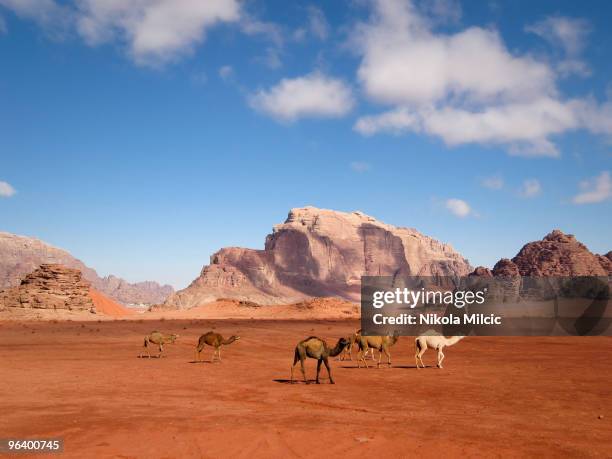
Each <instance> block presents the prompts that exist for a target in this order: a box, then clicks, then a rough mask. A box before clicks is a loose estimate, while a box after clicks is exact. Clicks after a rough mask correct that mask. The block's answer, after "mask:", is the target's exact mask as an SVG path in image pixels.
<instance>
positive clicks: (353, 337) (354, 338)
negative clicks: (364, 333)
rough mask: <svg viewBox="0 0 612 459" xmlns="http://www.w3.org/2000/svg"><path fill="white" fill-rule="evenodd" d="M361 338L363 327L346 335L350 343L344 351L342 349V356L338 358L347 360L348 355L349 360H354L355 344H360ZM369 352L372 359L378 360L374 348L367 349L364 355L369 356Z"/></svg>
mask: <svg viewBox="0 0 612 459" xmlns="http://www.w3.org/2000/svg"><path fill="white" fill-rule="evenodd" d="M360 338H361V328H360V329H359V330H355V331H354V332H353V333H351V334H350V335H348V336H346V337H345V339H346V340H347V341H348V342H349V345H348V346H346V347H345V348H344V351H342V353H341V354H340V357H339V358H338V359H336V360H341V361H342V360H347V359H346V357H347V356H348V360H351V361H352V360H353V345H354V344H355V343H357V344H359V339H360ZM368 354H369V355H370V358H371V359H372V360H376V358H375V356H374V348H369V349H367V350H366V353H365V355H364V357H366V358H367V357H368Z"/></svg>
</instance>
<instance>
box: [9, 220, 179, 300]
mask: <svg viewBox="0 0 612 459" xmlns="http://www.w3.org/2000/svg"><path fill="white" fill-rule="evenodd" d="M45 263H46V264H49V263H51V264H62V265H64V266H66V267H69V268H74V269H78V270H79V271H81V272H82V273H83V277H84V278H85V279H86V280H88V281H89V282H91V284H92V286H93V287H94V288H95V289H97V290H98V291H100V292H102V293H104V294H106V295H107V296H109V297H111V298H113V299H114V300H116V301H119V302H120V303H124V304H129V303H145V304H155V303H161V302H163V301H164V300H165V299H166V298H167V297H168V295H170V294H171V293H173V292H174V289H173V288H172V287H170V286H169V285H164V286H161V285H159V284H158V283H157V282H138V283H134V284H130V283H128V282H126V281H125V280H123V279H120V278H118V277H115V276H112V275H111V276H107V277H100V276H98V274H97V273H96V271H95V270H93V269H91V268H89V267H87V266H86V265H85V264H84V263H83V262H81V261H80V260H78V259H76V258H74V257H73V256H72V255H70V254H69V253H68V252H66V251H65V250H62V249H58V248H56V247H53V246H51V245H49V244H46V243H45V242H42V241H40V240H38V239H34V238H30V237H25V236H18V235H15V234H11V233H5V232H0V289H2V288H6V287H12V286H17V285H19V283H20V281H21V279H22V278H23V276H25V275H26V274H28V273H30V272H32V271H34V270H35V269H36V268H38V267H39V266H40V265H41V264H45Z"/></svg>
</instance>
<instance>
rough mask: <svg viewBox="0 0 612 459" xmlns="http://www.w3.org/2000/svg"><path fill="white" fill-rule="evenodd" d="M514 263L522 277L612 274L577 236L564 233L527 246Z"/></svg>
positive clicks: (554, 231)
mask: <svg viewBox="0 0 612 459" xmlns="http://www.w3.org/2000/svg"><path fill="white" fill-rule="evenodd" d="M512 262H513V263H514V264H515V265H516V266H517V268H518V271H519V273H520V275H521V276H607V275H608V274H609V272H610V271H609V270H608V269H607V268H606V267H604V266H602V263H601V260H600V257H599V256H597V255H595V254H593V253H591V252H590V251H589V249H588V248H587V247H586V246H585V245H584V244H582V243H581V242H579V241H578V240H576V238H575V237H574V235H572V234H565V233H563V232H562V231H560V230H553V231H552V232H550V233H549V234H547V235H546V236H544V239H542V240H541V241H536V242H530V243H529V244H526V245H525V246H523V248H522V249H521V250H520V251H519V253H518V254H517V255H516V256H515V257H514V258H513V259H512Z"/></svg>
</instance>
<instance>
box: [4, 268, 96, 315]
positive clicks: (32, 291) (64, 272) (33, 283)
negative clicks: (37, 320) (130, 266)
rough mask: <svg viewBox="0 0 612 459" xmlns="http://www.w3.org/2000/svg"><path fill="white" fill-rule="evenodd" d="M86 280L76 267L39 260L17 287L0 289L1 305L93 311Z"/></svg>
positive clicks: (6, 306) (7, 306)
mask: <svg viewBox="0 0 612 459" xmlns="http://www.w3.org/2000/svg"><path fill="white" fill-rule="evenodd" d="M89 288H90V285H89V282H87V281H85V280H84V279H83V278H82V276H81V272H80V271H79V270H78V269H70V268H67V267H65V266H62V265H59V264H42V265H41V266H40V267H39V268H38V269H36V270H35V271H33V272H31V273H29V274H28V275H27V276H25V278H24V279H23V280H22V281H21V283H20V284H19V285H18V286H16V287H11V288H8V289H6V290H4V291H2V292H0V309H2V308H25V309H52V310H57V309H67V310H70V311H92V312H93V311H95V307H94V303H93V301H92V299H91V296H90V294H89Z"/></svg>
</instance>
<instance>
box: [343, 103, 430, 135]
mask: <svg viewBox="0 0 612 459" xmlns="http://www.w3.org/2000/svg"><path fill="white" fill-rule="evenodd" d="M420 123H421V120H420V119H419V117H418V115H417V114H416V113H414V112H411V111H410V110H408V109H403V108H400V109H397V110H391V111H388V112H385V113H382V114H380V115H373V116H362V117H361V118H359V119H358V120H357V122H356V123H355V126H354V128H355V130H356V131H357V132H359V133H361V134H363V135H373V134H376V133H378V132H390V133H394V134H401V133H402V132H404V131H419V130H420Z"/></svg>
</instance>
